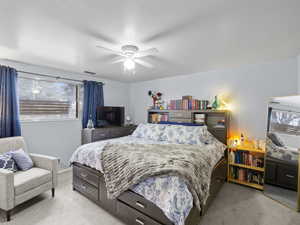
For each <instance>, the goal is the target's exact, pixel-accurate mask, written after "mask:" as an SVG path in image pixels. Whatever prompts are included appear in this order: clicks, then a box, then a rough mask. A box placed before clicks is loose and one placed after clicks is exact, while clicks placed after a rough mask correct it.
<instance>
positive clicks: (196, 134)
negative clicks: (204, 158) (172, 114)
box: [162, 125, 208, 145]
mask: <svg viewBox="0 0 300 225" xmlns="http://www.w3.org/2000/svg"><path fill="white" fill-rule="evenodd" d="M207 133H208V131H207V127H206V126H182V125H170V126H167V127H166V129H165V130H164V134H163V135H162V140H163V141H167V142H170V143H174V144H198V145H203V144H207V143H206V139H207V135H208V134H207Z"/></svg>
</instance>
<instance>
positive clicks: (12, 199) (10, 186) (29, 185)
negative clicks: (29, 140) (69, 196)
mask: <svg viewBox="0 0 300 225" xmlns="http://www.w3.org/2000/svg"><path fill="white" fill-rule="evenodd" d="M20 148H22V149H23V150H24V151H27V146H26V143H25V140H24V138H23V137H11V138H1V139H0V154H3V153H5V152H8V151H13V150H18V149H20ZM30 157H31V159H32V161H33V163H34V166H33V168H31V169H29V170H26V171H18V172H16V173H13V172H11V171H8V170H5V169H0V209H2V210H4V211H5V212H6V219H7V221H10V213H11V210H12V209H13V208H14V207H16V206H17V205H19V204H21V203H23V202H25V201H27V200H29V199H31V198H33V197H35V196H37V195H40V194H42V193H43V192H45V191H48V190H51V191H52V197H54V195H55V187H56V186H57V172H58V159H57V158H54V157H49V156H44V155H39V154H30Z"/></svg>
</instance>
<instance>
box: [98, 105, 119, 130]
mask: <svg viewBox="0 0 300 225" xmlns="http://www.w3.org/2000/svg"><path fill="white" fill-rule="evenodd" d="M123 125H124V107H111V106H103V107H98V108H97V127H107V126H123Z"/></svg>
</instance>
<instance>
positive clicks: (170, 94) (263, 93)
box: [130, 58, 297, 138]
mask: <svg viewBox="0 0 300 225" xmlns="http://www.w3.org/2000/svg"><path fill="white" fill-rule="evenodd" d="M148 90H154V91H161V92H162V93H163V99H165V100H169V99H180V98H181V96H183V95H192V96H193V97H195V98H197V99H209V100H210V99H212V98H213V96H214V95H216V94H223V93H225V94H228V95H230V96H231V99H232V103H233V106H234V109H233V112H232V116H233V118H232V123H231V125H232V131H233V132H243V133H245V134H246V135H248V136H249V137H253V138H264V136H265V128H266V121H267V103H268V100H269V98H270V97H272V96H286V95H294V94H296V93H297V60H296V58H290V59H287V60H282V61H278V62H272V63H263V64H257V65H247V66H243V67H240V68H235V69H229V70H222V71H210V72H202V73H196V74H191V75H187V76H178V77H172V78H165V79H158V80H152V81H146V82H139V83H134V84H131V86H130V104H131V112H130V113H131V115H132V116H133V118H134V120H135V121H136V122H144V121H146V118H147V114H146V111H147V107H148V106H150V105H151V99H150V97H149V96H148V95H147V92H148Z"/></svg>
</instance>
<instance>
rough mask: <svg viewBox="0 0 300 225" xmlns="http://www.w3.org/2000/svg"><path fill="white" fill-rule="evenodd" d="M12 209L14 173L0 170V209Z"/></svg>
mask: <svg viewBox="0 0 300 225" xmlns="http://www.w3.org/2000/svg"><path fill="white" fill-rule="evenodd" d="M12 208H14V173H13V172H12V171H9V170H5V169H0V209H3V210H10V209H12Z"/></svg>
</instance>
